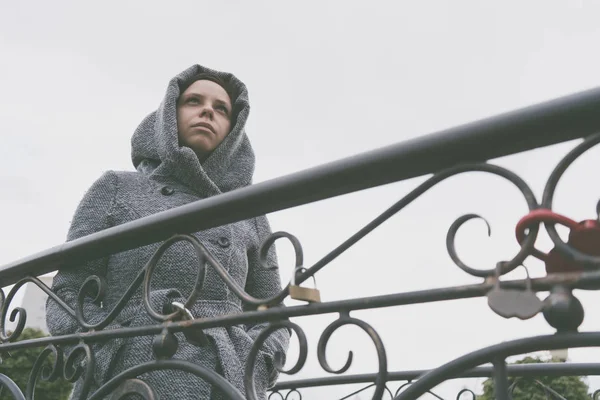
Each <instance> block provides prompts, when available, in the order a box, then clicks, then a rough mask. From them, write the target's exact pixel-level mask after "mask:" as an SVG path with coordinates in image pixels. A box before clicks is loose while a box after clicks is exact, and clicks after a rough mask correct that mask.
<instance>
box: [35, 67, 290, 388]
mask: <svg viewBox="0 0 600 400" xmlns="http://www.w3.org/2000/svg"><path fill="white" fill-rule="evenodd" d="M202 72H211V73H214V74H217V75H218V76H219V77H220V78H222V79H223V80H224V81H226V82H227V83H228V84H229V85H231V86H232V87H234V88H235V90H236V91H237V92H238V93H237V97H236V98H235V100H234V104H233V108H234V113H235V114H236V115H237V118H236V120H235V121H234V123H232V130H231V132H230V133H229V134H228V135H227V137H226V138H225V139H224V140H223V142H222V143H221V144H220V145H219V146H218V147H217V148H216V149H215V150H214V151H213V152H212V153H211V155H210V156H209V157H208V158H207V159H206V160H205V161H204V162H203V163H202V164H201V163H200V162H199V160H198V158H197V157H196V154H195V153H194V152H193V151H192V150H191V149H189V148H187V147H180V146H179V144H178V137H177V121H176V101H177V98H178V97H179V94H180V93H179V85H180V84H181V83H182V82H185V81H186V80H187V79H189V78H191V77H192V76H194V75H196V74H198V73H202ZM248 113H249V104H248V92H247V90H246V87H245V85H244V84H243V83H242V82H241V81H239V80H238V79H237V78H235V77H234V76H233V75H231V74H227V73H222V72H217V71H213V70H209V69H207V68H204V67H202V66H199V65H194V66H192V67H190V68H188V69H187V70H185V71H183V72H182V73H181V74H179V75H178V76H176V77H175V78H173V79H172V80H171V81H170V83H169V85H168V87H167V92H166V95H165V97H164V100H163V102H162V103H161V104H160V106H159V108H158V110H157V111H155V112H153V113H151V114H150V115H149V116H147V117H146V118H145V119H144V120H143V121H142V123H141V124H140V126H139V127H138V128H137V129H136V131H135V133H134V135H133V137H132V141H131V143H132V161H133V164H134V166H135V167H136V171H135V172H114V171H109V172H106V173H105V174H103V175H102V176H101V177H100V178H99V179H98V180H97V181H96V182H95V183H94V184H93V185H92V186H91V188H90V189H89V190H88V191H87V193H86V194H85V196H84V198H83V200H82V201H81V203H80V204H79V206H78V208H77V210H76V212H75V216H74V218H73V220H72V223H71V227H70V230H69V233H68V237H67V240H68V241H71V240H74V239H77V238H81V237H83V236H86V235H89V234H92V233H95V232H98V231H101V230H103V229H107V228H109V227H113V226H117V225H120V224H123V223H126V222H129V221H133V220H136V219H138V218H141V217H146V216H149V215H152V214H155V213H158V212H161V211H164V210H168V209H171V208H174V207H177V206H182V205H184V204H188V203H190V202H193V201H198V200H200V199H202V198H206V197H210V196H214V195H217V194H220V193H224V192H227V191H231V190H234V189H238V188H241V187H244V186H247V185H250V184H251V183H252V175H253V172H254V153H253V150H252V148H251V146H250V142H249V140H248V137H247V136H246V133H245V131H244V125H245V123H246V120H247V118H248ZM270 233H271V230H270V227H269V223H268V220H267V218H266V217H265V216H262V217H258V218H253V219H250V220H245V221H240V222H237V223H233V224H229V225H225V226H220V227H216V228H212V229H208V230H205V231H202V232H197V233H194V236H195V237H196V238H198V239H199V240H200V242H202V244H203V245H204V246H205V247H206V248H207V249H208V250H209V251H210V252H211V253H212V254H213V256H214V257H215V258H216V259H217V260H219V262H220V263H221V264H222V265H223V266H224V267H225V268H226V269H227V271H228V272H229V274H230V275H231V276H232V277H233V279H234V280H235V281H236V282H237V283H238V285H240V286H241V287H245V290H246V291H247V292H248V293H250V294H251V295H253V296H255V297H259V298H266V297H270V296H273V295H274V294H276V293H278V292H279V291H280V290H281V282H280V277H279V269H278V266H277V259H276V255H275V251H274V248H272V249H271V250H270V252H269V254H268V262H267V264H268V265H267V266H261V265H260V263H259V246H260V243H261V242H262V241H263V240H264V239H265V238H266V237H267V236H269V235H270ZM159 246H160V243H157V244H153V245H148V246H144V247H141V248H137V249H133V250H129V251H125V252H122V253H118V254H114V255H111V256H109V257H104V258H102V259H98V260H94V261H90V262H87V263H83V264H78V265H68V266H65V267H64V268H62V269H61V270H60V271H59V272H58V273H57V275H56V276H55V278H54V283H53V290H54V292H55V293H56V294H57V295H58V296H59V297H61V298H62V299H63V300H64V301H65V302H66V303H67V304H69V305H71V307H73V308H75V307H76V303H77V295H78V292H79V289H80V287H81V285H82V284H83V282H84V280H85V279H86V278H88V277H89V276H91V275H97V276H100V277H102V278H103V279H105V280H106V282H107V288H108V289H107V292H106V294H105V297H104V299H103V302H102V304H100V305H98V304H97V303H93V302H92V299H91V298H88V299H87V301H86V303H85V307H84V315H85V316H86V318H87V319H88V321H92V322H97V321H99V320H101V319H103V318H104V317H105V316H106V315H108V313H109V312H110V310H112V309H113V308H114V306H115V305H116V303H117V302H118V301H119V299H120V298H121V296H123V294H124V293H125V291H126V290H127V288H128V287H129V285H130V284H131V282H132V281H133V280H134V278H135V276H136V275H137V274H138V272H139V271H140V269H142V268H143V267H144V266H145V264H146V263H147V262H148V260H149V259H150V257H151V256H152V254H153V253H154V252H155V251H156V250H157V248H158V247H159ZM198 268H199V266H198V260H197V256H196V253H195V251H194V250H193V248H192V247H191V245H190V244H188V243H186V242H178V243H176V244H174V245H173V246H172V247H170V248H169V249H168V250H167V251H166V252H165V253H164V255H163V257H162V258H161V261H160V262H159V264H158V266H157V268H156V270H155V273H154V275H153V279H152V285H151V287H152V291H151V295H150V299H151V304H152V307H153V309H154V310H155V311H157V312H159V313H162V312H163V307H165V305H168V304H170V303H171V302H173V301H179V302H182V303H183V302H185V299H186V298H187V296H188V295H189V293H190V291H191V290H192V286H193V284H194V282H195V280H196V275H197V271H198ZM46 308H47V324H48V327H49V329H50V332H51V333H52V334H53V335H64V334H69V333H74V332H80V331H82V328H81V327H80V326H79V325H78V323H77V321H76V320H75V319H74V318H73V317H71V316H70V315H69V314H68V313H67V312H65V311H64V310H63V309H61V308H60V307H59V306H58V305H57V304H56V303H55V302H54V301H52V300H51V299H49V300H48V302H47V304H46ZM244 309H245V307H244V305H243V304H242V302H241V301H240V300H239V299H238V298H237V297H236V296H235V294H234V293H232V292H231V290H230V289H229V288H228V287H227V285H226V284H225V283H224V282H223V281H222V279H221V278H220V277H219V276H218V275H217V273H216V272H215V271H214V270H213V268H211V267H210V266H208V265H207V268H206V278H205V281H204V285H203V287H202V290H201V292H200V297H199V299H198V300H197V301H196V303H195V304H194V306H193V307H192V308H191V312H192V314H193V315H194V317H196V318H210V317H216V316H222V315H228V314H238V313H241V312H243V310H244ZM157 323H158V322H157V321H154V320H153V319H152V318H150V316H149V315H148V314H147V312H146V311H145V309H144V306H143V303H142V289H141V287H140V288H138V289H137V291H136V292H135V294H134V296H133V298H132V299H131V300H130V301H129V302H128V303H127V305H126V307H125V309H124V310H123V311H122V312H121V313H120V314H119V316H118V317H117V318H116V320H115V321H114V322H113V323H112V324H111V325H109V326H108V327H107V328H105V329H114V328H119V327H123V326H143V325H153V324H157ZM265 325H266V324H250V325H236V326H232V327H229V328H211V329H207V330H205V333H206V334H207V335H208V336H209V338H210V341H211V345H209V346H206V347H198V346H195V345H193V344H190V343H189V342H187V340H186V339H185V337H184V336H183V334H181V333H178V334H177V337H178V339H179V348H178V350H177V352H176V354H175V355H174V356H173V358H174V359H182V360H187V361H190V362H193V363H197V364H199V365H203V366H205V367H208V368H211V369H213V370H218V371H221V373H222V375H223V376H224V377H225V378H226V379H227V380H228V381H229V382H231V383H232V384H233V385H234V386H235V387H236V388H237V389H238V390H239V391H240V392H241V393H244V385H243V374H244V367H245V363H246V358H247V355H248V353H249V351H250V349H251V347H252V345H253V344H254V341H255V339H256V337H257V336H258V334H259V333H260V331H261V330H262V329H263V328H264V326H265ZM152 339H153V337H152V336H142V337H136V338H126V339H113V340H110V341H108V342H106V343H102V344H95V345H93V346H92V349H93V351H94V354H95V357H96V368H95V373H94V380H95V384H94V389H96V388H97V387H99V386H100V385H102V384H103V383H105V382H106V381H107V380H108V379H110V378H111V377H114V376H115V375H116V374H118V373H119V372H122V371H124V370H125V369H127V368H130V367H132V366H134V365H138V364H140V363H143V362H148V361H151V360H153V359H155V356H154V354H153V351H152ZM288 342H289V332H288V331H287V330H279V331H277V332H275V333H274V334H273V335H272V336H270V337H269V339H267V341H266V342H265V344H264V345H263V346H262V348H261V350H260V352H259V357H258V359H257V362H256V369H255V375H254V377H255V378H254V379H255V382H256V388H257V393H258V394H259V397H260V398H261V399H265V398H266V390H267V387H269V386H271V385H273V384H274V383H275V381H276V380H277V377H278V371H277V370H276V368H275V367H274V357H275V354H276V352H281V353H283V354H285V352H286V351H287V347H288ZM141 379H143V380H145V381H146V382H147V383H148V384H150V385H151V386H152V387H153V388H154V389H155V390H156V391H157V393H158V394H159V396H160V399H162V400H165V399H205V398H211V397H212V398H216V397H218V396H216V395H215V393H214V392H211V390H212V389H211V387H210V385H209V384H207V383H205V382H204V381H203V380H202V379H201V378H197V377H194V376H192V375H190V374H188V373H183V372H179V371H170V370H169V371H158V372H152V373H147V374H144V375H142V376H141ZM80 391H81V381H78V383H77V384H76V387H75V390H74V395H73V398H79V396H78V395H79V393H80ZM211 393H212V395H211Z"/></svg>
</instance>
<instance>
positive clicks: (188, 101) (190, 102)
mask: <svg viewBox="0 0 600 400" xmlns="http://www.w3.org/2000/svg"><path fill="white" fill-rule="evenodd" d="M187 103H188V104H199V103H200V101H199V100H198V99H197V98H195V97H190V98H189V99H188V100H187Z"/></svg>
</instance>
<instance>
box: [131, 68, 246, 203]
mask: <svg viewBox="0 0 600 400" xmlns="http://www.w3.org/2000/svg"><path fill="white" fill-rule="evenodd" d="M202 72H209V73H213V74H215V75H218V76H219V77H220V78H221V79H223V80H224V81H225V82H226V83H228V85H229V86H231V87H232V89H233V92H234V93H233V96H234V98H232V99H231V100H232V107H233V115H234V118H235V121H232V124H231V125H232V128H231V132H229V134H228V135H227V136H226V137H225V139H224V140H223V142H221V144H219V146H217V148H216V149H215V150H214V151H213V152H212V153H211V154H210V155H209V156H208V158H207V159H206V160H205V161H204V162H202V163H200V161H199V159H198V157H197V156H196V154H195V153H194V152H193V151H192V149H190V148H188V147H183V146H182V147H180V146H179V140H178V134H177V99H178V98H179V95H180V91H179V85H180V83H182V82H186V81H188V80H189V79H191V78H192V77H193V76H194V75H196V74H198V73H202ZM249 112H250V104H249V102H248V91H247V89H246V86H245V85H244V83H243V82H241V81H240V80H238V79H237V78H236V77H235V76H233V75H232V74H230V73H226V72H219V71H215V70H211V69H209V68H206V67H203V66H201V65H193V66H192V67H190V68H188V69H186V70H185V71H183V72H181V73H180V74H179V75H177V76H175V77H174V78H173V79H171V81H170V82H169V85H168V87H167V92H166V94H165V97H164V99H163V101H162V103H161V104H160V106H159V107H158V109H157V110H156V111H154V112H152V113H151V114H150V115H148V116H147V117H146V118H144V120H143V121H142V123H141V124H140V125H139V126H138V128H137V129H136V130H135V133H134V134H133V137H132V138H131V159H132V161H133V165H134V166H135V168H136V169H137V170H138V171H139V172H141V173H146V174H150V175H154V176H157V177H165V178H167V177H170V178H174V179H176V180H178V181H180V182H181V183H183V184H184V185H185V186H187V187H189V188H190V189H192V190H193V191H195V192H197V193H198V194H200V195H201V196H202V197H209V196H214V195H217V194H220V193H224V192H228V191H230V190H234V189H238V188H240V187H243V186H247V185H250V184H251V183H252V175H253V174H254V151H253V150H252V146H251V145H250V141H249V140H248V137H247V135H246V132H245V130H244V127H245V125H246V121H247V119H248V114H249Z"/></svg>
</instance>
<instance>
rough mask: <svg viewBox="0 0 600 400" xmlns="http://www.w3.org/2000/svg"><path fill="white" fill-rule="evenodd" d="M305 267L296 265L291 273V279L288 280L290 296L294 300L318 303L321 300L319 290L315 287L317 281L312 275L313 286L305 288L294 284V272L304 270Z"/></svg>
mask: <svg viewBox="0 0 600 400" xmlns="http://www.w3.org/2000/svg"><path fill="white" fill-rule="evenodd" d="M305 270H306V269H305V268H302V267H298V268H296V269H295V270H294V273H293V275H292V280H291V282H290V297H291V298H292V299H294V300H301V301H307V302H309V303H320V302H321V292H319V290H318V289H317V281H316V280H315V277H314V276H313V277H312V278H313V282H314V285H315V287H314V288H307V287H302V286H297V285H296V274H297V273H298V271H305Z"/></svg>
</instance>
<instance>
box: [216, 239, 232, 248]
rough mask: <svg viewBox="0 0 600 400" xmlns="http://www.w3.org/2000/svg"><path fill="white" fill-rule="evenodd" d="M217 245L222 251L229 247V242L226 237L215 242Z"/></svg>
mask: <svg viewBox="0 0 600 400" xmlns="http://www.w3.org/2000/svg"><path fill="white" fill-rule="evenodd" d="M217 243H218V244H219V246H221V247H222V248H224V249H226V248H228V247H229V245H230V244H231V243H230V242H229V239H227V238H226V237H220V238H219V240H217Z"/></svg>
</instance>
